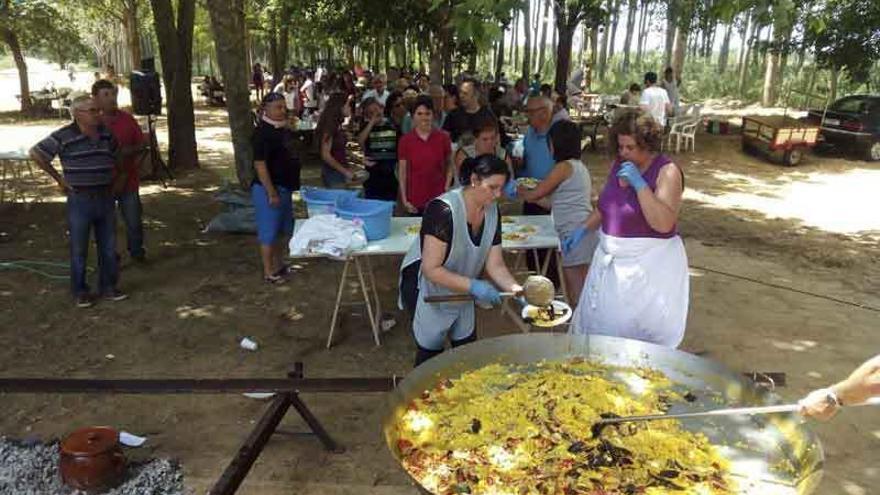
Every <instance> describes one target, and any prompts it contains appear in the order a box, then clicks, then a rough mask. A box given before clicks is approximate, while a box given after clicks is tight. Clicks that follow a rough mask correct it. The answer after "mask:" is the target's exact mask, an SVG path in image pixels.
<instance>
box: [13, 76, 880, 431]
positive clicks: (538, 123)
mask: <svg viewBox="0 0 880 495" xmlns="http://www.w3.org/2000/svg"><path fill="white" fill-rule="evenodd" d="M252 83H253V84H254V87H255V91H256V92H257V97H258V98H259V100H260V112H259V119H258V120H257V122H256V126H255V129H254V133H253V151H254V154H253V159H254V162H253V170H254V179H253V182H252V184H251V191H250V192H251V198H252V202H253V205H254V208H255V212H256V225H257V240H258V244H259V252H260V258H261V261H262V265H263V280H264V281H265V282H266V283H268V284H273V285H274V284H283V283H285V282H286V281H287V277H288V276H289V275H290V272H291V270H290V266H289V265H287V264H286V263H285V256H286V248H287V245H288V243H289V240H290V238H291V236H292V234H293V231H294V229H293V226H294V223H293V222H294V218H293V204H292V193H293V192H294V191H296V190H298V189H299V188H300V168H301V163H300V157H299V156H298V151H297V149H298V148H297V146H295V145H294V142H295V140H296V139H297V138H296V135H295V133H294V132H293V129H292V128H291V126H290V122H291V117H292V116H293V117H297V118H306V117H309V118H312V119H315V120H316V122H317V125H316V127H315V129H314V131H315V137H314V140H315V143H316V147H317V149H318V155H319V156H320V159H321V162H322V168H321V180H322V183H323V185H324V187H327V188H343V187H350V186H351V185H352V180H353V178H354V175H355V168H354V165H353V163H352V160H350V159H349V156H348V153H347V152H346V149H347V145H348V143H349V141H356V142H357V143H358V145H359V147H360V149H361V150H362V152H363V167H364V169H365V170H366V173H367V177H366V180H365V181H364V182H363V190H364V196H365V197H366V198H372V199H381V200H386V201H396V202H397V203H398V211H399V213H401V214H405V215H413V216H420V217H422V223H421V230H420V234H419V236H418V237H417V239H416V240H415V242H414V243H413V244H412V246H411V248H410V250H409V252H408V253H407V254H406V256H405V257H404V260H403V263H402V264H401V267H400V278H399V281H400V284H399V292H400V300H401V303H402V306H403V307H405V308H406V309H407V310H408V311H409V313H410V315H411V317H412V333H413V338H414V340H415V344H416V349H417V350H416V357H415V364H416V365H419V364H421V363H423V362H425V361H426V360H428V359H430V358H432V357H434V356H436V355H438V354H439V353H441V352H442V351H443V349H444V347H445V345H446V343H447V342H449V343H450V344H451V345H452V346H453V347H455V346H459V345H464V344H467V343H469V342H473V341H474V340H476V338H477V333H476V328H475V307H474V303H473V302H461V303H448V304H432V303H426V300H425V299H426V297H428V296H442V295H450V294H461V293H465V294H470V295H471V296H473V299H474V301H475V302H476V303H477V304H479V305H482V306H492V305H497V304H498V303H499V302H500V300H501V293H502V292H511V293H521V291H522V286H521V285H520V284H519V283H518V282H517V280H516V279H515V278H514V276H513V275H512V274H511V272H510V270H509V269H508V268H507V266H506V264H505V261H504V257H503V255H502V251H501V224H502V219H501V214H500V210H499V207H498V204H497V203H498V201H499V200H500V199H501V198H502V197H503V196H507V197H508V198H510V199H511V200H515V201H521V202H522V213H523V214H525V215H545V214H548V215H552V218H553V223H554V225H555V228H556V231H557V234H558V238H559V245H560V250H561V263H562V273H563V280H562V281H560V282H563V283H565V284H566V288H567V293H568V295H569V298H570V301H571V303H572V307H573V310H574V316H573V320H572V326H571V330H570V331H571V332H572V333H574V334H594V335H596V334H601V335H612V336H618V337H625V338H629V339H635V340H640V341H645V342H650V343H654V344H659V345H662V346H667V347H670V348H676V347H677V346H678V345H679V344H680V343H681V341H682V339H683V337H684V332H685V327H686V321H687V313H688V305H689V290H690V288H689V277H688V261H687V255H686V253H685V248H684V244H683V242H682V240H681V237H680V235H679V231H678V218H679V212H680V208H681V205H682V196H683V192H684V187H685V175H684V172H683V170H682V168H681V167H680V166H678V165H677V164H676V163H675V162H674V161H673V160H672V159H671V158H670V157H669V156H667V155H665V154H664V153H662V151H661V142H662V139H663V133H664V127H665V126H666V123H667V119H668V117H669V116H670V115H673V114H674V113H675V112H676V109H677V107H678V105H679V94H678V87H677V85H678V81H677V80H676V77H675V74H674V72H673V71H672V70H671V69H667V70H666V71H665V73H664V78H663V81H662V82H660V83H658V77H657V75H656V74H655V73H653V72H648V73H647V74H645V77H644V87H641V86H639V85H638V84H633V85H631V86H630V87H629V89H628V90H627V92H626V93H625V94H624V95H623V97H622V98H621V100H625V102H624V104H630V105H631V104H632V103H633V102H636V101H637V102H638V106H637V107H635V108H632V109H629V110H627V111H625V112H620V113H618V114H617V116H616V117H615V119H614V121H613V122H611V123H610V129H609V133H608V138H609V140H608V146H609V147H610V150H611V152H612V155H613V158H612V159H611V160H610V163H609V164H608V170H609V171H608V175H607V178H606V181H605V184H604V187H603V188H602V190H601V191H599V193H598V195H597V197H598V200H597V201H596V202H595V204H594V202H593V197H594V191H593V189H592V180H591V178H590V172H589V170H588V169H587V167H586V164H585V163H584V162H583V160H582V153H581V138H582V136H581V130H580V128H579V126H578V125H577V124H576V123H575V122H573V121H572V119H571V117H570V116H569V114H568V111H567V98H568V97H569V96H570V93H569V92H568V91H565V90H560V91H554V90H553V89H552V88H551V87H550V86H549V85H543V84H540V81H539V80H533V81H531V84H530V85H527V83H526V81H525V80H519V81H516V83H515V84H513V85H507V84H498V83H496V82H491V81H486V82H480V81H478V80H476V79H474V78H472V77H462V78H460V80H459V81H458V84H455V85H452V84H447V85H441V84H439V82H434V81H432V80H431V78H430V77H429V76H428V75H426V74H413V73H408V72H406V71H402V72H401V71H394V73H389V74H370V73H368V72H366V71H361V72H360V73H358V72H357V71H354V70H352V71H347V70H346V71H341V72H333V71H325V70H323V69H318V70H315V71H312V70H295V69H291V70H290V71H289V72H288V73H287V74H285V75H284V77H283V78H282V79H281V80H280V81H278V83H277V84H275V85H274V86H273V87H272V88H271V90H269V88H268V87H267V85H266V79H265V75H264V73H263V72H262V69H261V68H260V66H259V64H257V65H255V66H254V73H253V77H252ZM203 85H204V88H203V90H204V91H205V92H206V96H207V97H208V98H214V97H216V92H217V91H221V92H222V86H220V84H219V83H218V82H217V81H216V80H215V79H213V78H210V77H208V78H205V80H204V82H203ZM116 98H117V88H116V85H115V84H114V83H113V82H112V81H108V80H106V79H99V80H97V81H96V82H95V83H94V84H93V86H92V90H91V95H88V96H81V97H78V98H76V99H74V100H73V102H72V104H71V106H70V113H71V117H72V119H73V120H72V122H70V123H69V124H67V125H65V126H63V127H61V128H60V129H58V130H56V131H54V132H52V133H51V134H50V135H49V136H47V137H46V138H44V139H43V140H41V141H40V142H38V143H37V144H36V145H35V146H34V147H33V148H32V149H31V151H30V156H31V158H32V159H33V160H34V161H35V162H36V163H37V164H38V165H39V166H40V168H42V169H43V170H45V171H46V173H47V174H49V175H50V176H51V177H52V178H53V179H54V180H55V181H56V182H57V184H58V186H59V188H60V189H61V191H62V192H63V193H64V194H65V195H66V198H67V220H68V226H69V231H70V242H69V243H70V266H71V270H70V273H71V274H70V284H71V286H70V290H71V293H72V295H73V298H74V301H75V304H76V306H78V307H90V306H92V305H93V304H94V303H95V300H96V298H95V294H93V293H92V290H91V289H90V287H89V285H88V282H87V271H86V260H87V253H88V245H89V238H90V235H91V231H94V236H95V240H96V244H97V255H98V290H97V296H99V297H101V298H103V299H105V300H107V301H121V300H124V299H126V297H127V295H126V294H125V293H124V292H123V291H121V290H120V288H119V262H120V255H119V253H118V252H117V249H116V244H117V243H116V216H117V213H116V212H117V210H118V211H119V212H120V213H121V217H122V219H123V221H124V223H125V232H126V240H127V248H128V252H129V256H130V257H131V259H133V260H135V261H145V259H146V251H145V249H144V235H143V221H142V207H141V201H140V197H139V192H138V190H139V176H138V167H137V156H138V155H139V154H140V153H143V152H144V150H145V149H146V146H147V144H146V140H145V139H144V135H143V132H142V131H141V129H140V126H139V125H138V124H137V122H136V121H135V119H134V118H133V117H132V116H131V115H130V114H128V113H127V112H124V111H122V110H120V109H119V108H118V105H117V99H116ZM514 112H523V113H525V115H526V119H527V122H528V129H527V130H526V132H525V134H524V136H522V138H521V142H520V141H517V142H513V141H512V139H511V136H510V134H511V130H510V129H507V128H505V126H504V125H503V124H502V120H501V119H500V118H499V117H500V116H506V115H511V114H513V113H514ZM517 150H519V151H517ZM56 157H57V158H58V159H59V160H60V162H61V172H60V173H59V171H58V170H57V169H55V167H53V166H52V161H53V159H55V158H56ZM521 178H530V179H532V180H533V181H534V182H535V183H536V184H537V185H536V186H535V187H525V186H524V185H523V184H522V183H521V182H518V181H517V180H516V179H521ZM550 254H552V253H550ZM545 255H548V254H546V253H545ZM878 377H880V356H878V357H875V358H874V359H872V360H869V361H868V362H866V363H865V364H864V365H862V366H861V367H859V368H858V369H857V370H856V371H855V372H854V373H853V374H852V375H851V376H850V377H849V378H847V379H846V380H843V381H841V382H839V383H837V384H835V385H832V386H830V387H828V388H823V389H820V390H817V391H815V392H813V393H811V394H809V395H808V396H807V397H805V398H804V399H803V400H802V401H801V412H802V414H804V415H805V416H809V417H814V418H818V419H828V418H830V417H831V416H832V415H833V414H834V413H835V412H836V411H837V410H838V409H839V408H840V406H841V405H848V404H858V403H862V402H864V401H865V400H867V399H868V398H870V397H872V396H876V395H878V393H880V389H878V384H880V378H878Z"/></svg>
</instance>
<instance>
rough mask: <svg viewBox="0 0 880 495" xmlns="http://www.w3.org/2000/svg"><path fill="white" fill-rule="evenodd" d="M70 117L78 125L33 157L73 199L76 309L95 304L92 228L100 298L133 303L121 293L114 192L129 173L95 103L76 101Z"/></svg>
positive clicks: (35, 151)
mask: <svg viewBox="0 0 880 495" xmlns="http://www.w3.org/2000/svg"><path fill="white" fill-rule="evenodd" d="M70 113H71V116H72V117H73V122H71V123H70V124H68V125H66V126H64V127H62V128H60V129H58V130H56V131H55V132H53V133H52V134H50V135H49V136H48V137H46V138H45V139H43V140H42V141H40V142H39V143H37V144H36V145H35V146H34V147H33V148H31V150H30V156H31V158H32V159H33V160H34V161H35V162H37V165H39V166H40V168H42V169H43V170H45V171H46V173H48V174H49V175H50V176H51V177H52V178H53V179H55V181H56V182H57V183H58V187H59V188H60V189H61V191H62V192H63V193H64V194H65V195H67V223H68V229H69V230H70V289H71V292H72V293H73V297H74V299H75V302H76V305H77V306H78V307H81V308H87V307H90V306H92V304H94V299H93V297H92V295H91V294H90V292H89V286H88V284H87V282H86V255H87V254H88V250H89V233H90V231H91V229H92V228H94V229H95V241H96V244H97V247H98V249H97V251H98V272H99V277H98V290H99V295H100V296H101V297H103V298H104V299H107V300H110V301H121V300H123V299H126V298H127V296H126V294H125V293H123V292H122V291H120V290H119V289H118V288H117V287H116V285H117V283H118V282H119V265H118V261H117V259H116V216H115V211H114V206H115V204H114V190H116V191H119V190H121V189H122V187H123V186H124V185H125V181H126V173H125V170H124V169H123V168H122V167H121V166H120V161H119V156H118V149H117V148H118V146H117V144H116V140H115V139H113V135H112V134H110V131H109V130H108V129H107V128H105V127H104V126H103V125H102V124H101V118H100V115H99V111H98V107H97V106H96V105H95V102H94V101H93V100H92V98H90V97H88V96H81V97H78V98H75V99H74V100H73V102H72V103H71V105H70ZM56 156H57V157H58V158H59V160H60V161H61V170H62V174H59V173H58V171H57V170H55V167H53V166H52V164H51V162H52V160H54V159H55V157H56ZM114 171H115V172H116V175H115V180H114Z"/></svg>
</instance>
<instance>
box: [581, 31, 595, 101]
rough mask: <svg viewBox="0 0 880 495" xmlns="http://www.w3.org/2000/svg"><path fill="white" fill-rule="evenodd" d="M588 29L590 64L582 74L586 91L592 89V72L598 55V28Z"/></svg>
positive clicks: (593, 72)
mask: <svg viewBox="0 0 880 495" xmlns="http://www.w3.org/2000/svg"><path fill="white" fill-rule="evenodd" d="M590 31H591V32H590V66H589V68H588V70H587V71H586V74H585V75H584V79H586V81H587V82H586V85H587V92H588V93H589V92H590V91H591V90H592V84H593V74H595V73H596V60H597V57H598V56H599V28H598V27H594V28H593V29H592V30H590Z"/></svg>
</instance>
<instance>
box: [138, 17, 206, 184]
mask: <svg viewBox="0 0 880 495" xmlns="http://www.w3.org/2000/svg"><path fill="white" fill-rule="evenodd" d="M150 4H151V5H152V7H153V27H154V29H155V30H156V38H157V40H158V42H159V56H160V57H161V59H162V80H163V82H164V83H165V95H166V98H167V102H166V103H167V104H166V108H167V109H168V142H169V146H168V162H169V165H170V166H171V167H175V168H190V167H198V165H199V155H198V149H197V147H196V130H195V115H194V113H193V99H192V85H191V80H192V42H193V24H194V22H195V6H196V5H195V0H178V1H177V11H176V12H175V10H174V8H173V6H172V4H171V0H150Z"/></svg>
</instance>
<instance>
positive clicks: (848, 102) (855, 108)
mask: <svg viewBox="0 0 880 495" xmlns="http://www.w3.org/2000/svg"><path fill="white" fill-rule="evenodd" d="M868 103H869V102H868V100H866V99H865V98H844V99H842V100H838V101H836V102H834V104H833V105H831V110H834V111H835V112H847V113H863V112H866V111H867V110H868V107H867V105H868Z"/></svg>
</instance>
